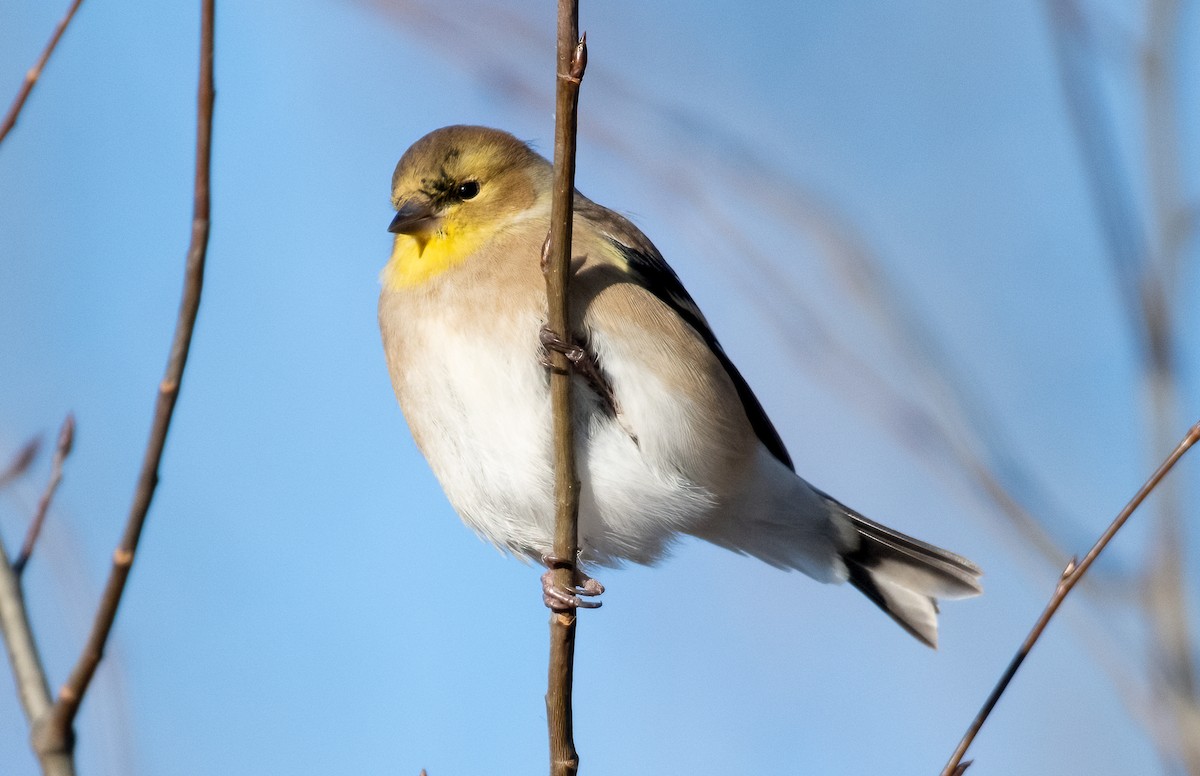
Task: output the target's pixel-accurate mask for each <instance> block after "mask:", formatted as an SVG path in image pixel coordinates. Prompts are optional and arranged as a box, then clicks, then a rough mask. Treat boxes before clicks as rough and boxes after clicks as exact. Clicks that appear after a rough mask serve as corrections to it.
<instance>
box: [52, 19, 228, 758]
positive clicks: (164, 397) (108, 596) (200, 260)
mask: <svg viewBox="0 0 1200 776" xmlns="http://www.w3.org/2000/svg"><path fill="white" fill-rule="evenodd" d="M214 3H215V0H201V14H200V77H199V87H198V89H197V108H196V174H195V181H194V185H193V209H192V236H191V243H190V245H189V247H188V252H187V263H186V269H185V272H184V287H183V298H182V301H181V302H180V305H179V316H178V319H177V320H176V324H175V336H174V339H173V340H172V343H171V352H170V355H169V356H168V359H167V367H166V371H165V374H164V376H163V379H162V382H161V383H159V386H158V399H157V401H156V403H155V407H154V417H153V420H152V422H151V428H150V439H149V441H148V443H147V445H146V452H145V456H144V457H143V460H142V470H141V474H140V476H139V478H138V483H137V487H136V490H135V491H134V497H133V504H132V506H131V507H130V511H129V517H128V519H127V521H126V523H125V533H124V535H123V536H122V538H121V542H120V544H119V545H118V547H117V549H116V551H115V552H114V553H113V565H112V570H111V571H110V573H109V577H108V581H107V583H106V584H105V587H104V592H103V594H102V595H101V597H100V603H99V606H98V607H97V610H96V616H95V620H94V621H93V623H92V630H91V632H90V633H89V635H88V639H87V642H86V643H85V644H84V647H83V650H82V652H81V654H80V656H79V660H78V662H77V663H76V664H75V667H74V668H73V669H72V670H71V673H70V675H69V676H68V678H67V681H66V683H65V684H63V686H62V688H61V689H60V690H59V692H58V698H57V699H56V700H55V703H54V707H53V709H52V711H51V712H50V714H49V715H48V716H47V717H46V718H45V719H43V720H39V723H38V724H37V725H35V728H34V731H33V743H34V748H35V750H36V751H37V752H38V755H39V757H41V758H42V759H43V763H44V762H45V760H46V759H47V758H51V757H64V756H65V757H70V756H71V752H72V749H73V745H74V741H73V739H74V733H73V724H74V721H75V715H76V714H77V713H78V711H79V705H80V703H81V702H82V701H83V696H84V694H85V693H87V690H88V686H89V685H90V684H91V681H92V677H93V676H95V673H96V668H97V667H98V666H99V665H100V660H101V658H102V657H103V655H104V646H105V644H106V643H107V641H108V636H109V634H110V633H111V632H112V627H113V622H114V621H115V620H116V616H117V607H118V606H119V605H120V603H121V596H122V594H123V593H124V590H125V584H126V582H127V581H128V579H129V572H130V569H131V568H132V566H133V559H134V554H135V553H136V551H137V545H138V539H139V538H140V536H141V533H142V527H143V526H144V525H145V522H146V515H147V513H148V512H149V510H150V502H151V500H152V499H153V498H154V490H155V487H156V486H157V485H158V466H159V462H160V461H161V459H162V453H163V447H164V446H165V444H166V439H167V431H168V430H169V429H170V425H171V416H172V414H173V413H174V410H175V402H176V400H177V399H178V397H179V386H180V381H181V380H182V379H183V370H184V366H185V365H186V363H187V356H188V348H189V347H190V345H191V341H192V331H193V329H194V328H195V325H196V313H197V311H198V310H199V307H200V292H201V289H202V287H203V284H204V261H205V257H206V255H207V251H208V233H209V170H210V166H211V157H212V152H211V149H212V116H213V99H214V89H213V18H214ZM43 768H45V765H43Z"/></svg>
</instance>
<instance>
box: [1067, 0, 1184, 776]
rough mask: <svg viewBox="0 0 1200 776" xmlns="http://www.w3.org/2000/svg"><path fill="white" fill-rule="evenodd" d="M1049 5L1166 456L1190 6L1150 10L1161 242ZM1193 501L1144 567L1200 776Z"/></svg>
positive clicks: (1146, 117)
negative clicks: (1188, 517) (1189, 570)
mask: <svg viewBox="0 0 1200 776" xmlns="http://www.w3.org/2000/svg"><path fill="white" fill-rule="evenodd" d="M1047 8H1048V10H1049V11H1050V14H1049V16H1050V22H1051V24H1050V27H1051V30H1052V32H1053V33H1054V39H1055V42H1056V51H1057V53H1058V58H1059V63H1060V75H1061V79H1062V85H1063V93H1064V96H1065V97H1066V102H1067V107H1068V115H1069V116H1070V118H1071V120H1072V124H1073V126H1074V127H1075V131H1076V136H1077V138H1078V140H1079V146H1080V149H1081V151H1082V152H1083V157H1084V169H1085V173H1086V174H1087V177H1088V181H1089V183H1090V184H1091V190H1092V196H1093V200H1094V201H1095V202H1096V206H1097V213H1098V215H1099V219H1100V223H1101V226H1102V228H1103V231H1104V233H1105V234H1106V236H1107V238H1108V240H1107V243H1108V252H1109V257H1110V260H1111V261H1112V262H1113V263H1114V265H1115V266H1116V268H1117V272H1116V275H1115V277H1116V280H1117V283H1118V287H1119V289H1120V292H1121V296H1122V298H1123V299H1124V300H1125V306H1126V312H1127V318H1128V321H1129V327H1130V331H1131V334H1132V335H1133V338H1134V341H1135V343H1136V344H1137V345H1138V353H1139V357H1140V360H1141V363H1142V373H1143V383H1144V385H1145V395H1146V397H1147V425H1148V429H1149V434H1148V435H1147V436H1148V439H1149V442H1150V444H1151V445H1152V449H1161V447H1163V446H1165V445H1166V444H1168V443H1169V441H1170V435H1171V429H1172V428H1173V427H1174V426H1175V424H1176V423H1177V418H1178V414H1179V376H1178V370H1177V364H1176V360H1177V355H1176V351H1177V348H1178V338H1177V336H1176V321H1175V317H1176V316H1175V307H1176V303H1177V301H1178V285H1179V283H1178V280H1179V278H1180V276H1181V274H1182V270H1181V268H1182V266H1183V263H1184V258H1185V255H1186V251H1187V248H1188V245H1189V244H1190V240H1191V234H1192V232H1193V230H1194V229H1195V220H1194V218H1192V217H1190V214H1191V212H1192V210H1191V208H1190V207H1189V204H1188V202H1187V200H1186V196H1185V193H1184V187H1183V181H1182V178H1181V171H1182V170H1183V169H1184V165H1183V163H1182V156H1181V151H1182V148H1181V138H1182V132H1181V127H1180V124H1179V108H1178V105H1177V102H1178V99H1179V97H1178V93H1177V92H1178V81H1177V72H1176V69H1177V67H1178V64H1177V59H1178V48H1179V46H1178V43H1179V40H1178V39H1179V36H1180V34H1181V30H1182V29H1183V28H1182V27H1181V25H1180V21H1181V13H1180V11H1181V9H1180V5H1179V3H1178V2H1176V0H1152V1H1151V2H1149V3H1148V4H1147V5H1146V29H1147V33H1146V40H1145V41H1144V43H1143V44H1142V46H1141V47H1140V49H1139V53H1140V57H1139V64H1140V67H1139V68H1138V73H1139V75H1140V80H1141V87H1142V100H1143V126H1144V145H1145V153H1144V157H1145V167H1146V171H1145V174H1146V186H1147V191H1148V203H1149V235H1150V237H1149V238H1147V237H1145V236H1144V235H1143V230H1142V228H1141V226H1140V225H1139V224H1140V219H1139V215H1138V213H1137V212H1136V210H1135V208H1134V205H1133V202H1132V197H1133V189H1132V187H1131V186H1130V184H1129V181H1128V180H1127V179H1126V176H1125V175H1124V174H1123V172H1122V168H1123V164H1122V159H1121V157H1120V154H1119V153H1118V150H1117V147H1116V141H1115V139H1114V137H1115V129H1114V128H1113V126H1112V124H1113V121H1112V118H1111V113H1112V112H1111V111H1110V110H1106V109H1105V106H1104V105H1103V104H1102V101H1101V97H1100V94H1101V89H1100V85H1099V75H1098V73H1097V66H1096V63H1097V59H1098V57H1097V56H1096V51H1095V44H1094V41H1093V35H1092V30H1091V28H1090V26H1089V24H1088V20H1087V18H1086V17H1085V16H1084V14H1083V13H1082V11H1081V9H1080V8H1079V6H1078V5H1077V4H1076V3H1075V2H1074V0H1050V2H1048V5H1047ZM1181 501H1182V497H1181V495H1180V494H1179V483H1175V482H1172V483H1167V484H1166V485H1164V487H1163V492H1162V493H1161V494H1160V497H1159V499H1158V500H1157V504H1156V510H1155V519H1154V526H1153V533H1154V539H1153V541H1152V542H1151V543H1150V545H1149V549H1148V551H1147V555H1146V558H1145V561H1144V563H1143V571H1142V578H1143V584H1142V590H1143V603H1144V618H1145V621H1146V624H1147V627H1148V629H1149V631H1150V644H1149V653H1150V656H1151V666H1150V671H1149V682H1150V684H1151V686H1152V688H1153V694H1154V695H1155V696H1157V697H1159V698H1161V699H1162V702H1160V703H1159V704H1156V710H1157V712H1158V714H1159V715H1162V716H1166V717H1167V718H1169V720H1170V725H1171V726H1172V727H1173V728H1175V735H1174V736H1173V737H1174V739H1175V740H1176V741H1177V742H1178V744H1177V746H1176V747H1174V751H1172V752H1171V758H1172V759H1177V760H1178V761H1179V762H1180V763H1181V764H1182V765H1183V767H1184V768H1186V770H1187V772H1188V773H1190V774H1193V776H1200V696H1198V695H1197V679H1196V670H1195V665H1194V660H1195V656H1196V650H1195V644H1194V639H1193V635H1192V628H1191V624H1190V622H1189V604H1188V600H1187V592H1188V584H1187V575H1186V558H1185V552H1186V543H1185V541H1184V528H1183V513H1182V509H1181Z"/></svg>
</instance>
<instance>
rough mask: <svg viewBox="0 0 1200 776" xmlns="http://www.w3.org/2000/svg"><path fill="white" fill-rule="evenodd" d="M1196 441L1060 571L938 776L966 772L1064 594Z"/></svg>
mask: <svg viewBox="0 0 1200 776" xmlns="http://www.w3.org/2000/svg"><path fill="white" fill-rule="evenodd" d="M1197 441H1200V423H1196V424H1195V425H1194V426H1192V427H1191V428H1190V429H1189V430H1188V432H1187V434H1186V435H1185V436H1184V437H1183V439H1182V440H1180V442H1179V444H1178V445H1176V447H1175V449H1174V450H1172V451H1171V454H1170V455H1168V456H1167V458H1166V460H1165V461H1163V462H1162V464H1161V465H1160V466H1159V467H1158V469H1156V470H1155V472H1154V474H1152V475H1150V479H1148V480H1146V483H1145V484H1144V485H1142V487H1141V488H1139V489H1138V492H1137V493H1136V494H1134V496H1133V498H1132V499H1131V500H1130V501H1129V503H1128V504H1126V505H1125V508H1124V509H1122V510H1121V512H1120V514H1118V515H1117V516H1116V518H1114V519H1113V521H1112V522H1111V523H1110V524H1109V526H1108V528H1106V529H1105V531H1104V533H1103V534H1101V536H1100V538H1099V539H1098V540H1097V541H1096V543H1095V544H1094V545H1093V546H1092V548H1091V549H1090V550H1088V553H1087V555H1085V556H1083V560H1082V561H1079V562H1078V563H1076V562H1075V561H1074V560H1072V561H1071V562H1070V563H1068V564H1067V567H1066V568H1065V569H1064V570H1063V573H1062V577H1060V578H1059V580H1058V585H1056V586H1055V588H1054V594H1053V595H1052V596H1050V602H1049V603H1048V604H1046V608H1045V610H1044V611H1043V612H1042V614H1041V616H1040V617H1038V619H1037V622H1036V623H1034V626H1033V630H1031V631H1029V635H1028V636H1026V637H1025V641H1024V642H1023V643H1022V644H1021V646H1020V648H1019V649H1018V650H1017V653H1016V655H1014V656H1013V659H1012V661H1011V662H1010V663H1009V664H1008V668H1006V669H1005V671H1004V674H1003V675H1002V676H1001V677H1000V681H998V682H997V683H996V686H995V687H994V688H993V689H992V692H991V694H990V695H988V698H987V700H986V701H984V704H983V707H982V708H981V709H980V710H979V714H978V715H976V717H975V720H974V721H973V722H972V723H971V726H970V727H968V728H967V732H966V734H965V735H964V736H963V737H962V740H961V741H960V742H959V744H958V747H957V748H956V749H955V750H954V754H953V755H951V757H950V760H949V762H947V763H946V767H945V768H944V769H942V776H959V774H961V773H962V772H963V771H965V770H966V765H963V764H961V763H962V758H963V756H964V755H965V754H966V753H967V748H968V747H969V746H970V745H971V742H972V741H974V740H975V736H976V735H977V734H978V733H979V730H980V728H982V727H983V723H984V722H986V721H987V718H988V716H989V715H990V714H991V713H992V709H993V708H995V706H996V702H997V701H999V700H1000V696H1001V695H1003V694H1004V691H1005V689H1007V687H1008V685H1009V683H1010V682H1011V681H1012V679H1013V677H1014V676H1015V675H1016V673H1017V670H1018V669H1020V667H1021V664H1022V663H1023V662H1025V658H1026V657H1028V655H1029V652H1030V650H1032V649H1033V645H1034V644H1036V643H1037V640H1038V639H1039V638H1041V635H1042V632H1043V631H1045V629H1046V625H1048V624H1049V622H1050V618H1052V617H1053V616H1054V613H1055V612H1056V611H1058V607H1059V606H1060V605H1061V604H1062V602H1063V599H1065V598H1066V597H1067V593H1069V592H1071V589H1072V588H1073V587H1075V585H1076V583H1078V582H1079V580H1080V579H1081V578H1082V577H1083V575H1084V574H1086V573H1087V570H1088V569H1089V568H1090V567H1091V565H1092V563H1094V562H1095V560H1096V558H1097V557H1099V555H1100V553H1101V552H1103V551H1104V548H1105V547H1107V546H1108V543H1109V542H1111V541H1112V538H1113V537H1114V536H1116V534H1117V531H1119V530H1121V527H1122V526H1124V525H1125V522H1126V521H1127V520H1129V517H1130V515H1132V514H1133V512H1134V510H1136V509H1137V508H1138V507H1139V506H1141V503H1142V501H1144V500H1145V499H1146V496H1148V495H1150V492H1151V491H1153V490H1154V489H1155V487H1157V486H1158V483H1159V482H1160V481H1162V479H1163V477H1165V476H1166V475H1167V472H1169V471H1171V469H1172V468H1173V467H1174V466H1175V464H1176V462H1177V461H1178V460H1179V459H1180V458H1182V457H1183V455H1184V453H1186V452H1187V451H1188V450H1189V449H1191V447H1192V445H1194V444H1196V442H1197Z"/></svg>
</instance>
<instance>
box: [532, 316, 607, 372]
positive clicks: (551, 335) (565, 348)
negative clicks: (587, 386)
mask: <svg viewBox="0 0 1200 776" xmlns="http://www.w3.org/2000/svg"><path fill="white" fill-rule="evenodd" d="M538 342H540V343H541V345H542V354H541V361H542V365H543V366H546V367H551V368H553V366H554V365H553V364H552V363H550V351H552V350H553V351H554V352H556V353H562V354H563V355H564V356H566V357H567V360H568V361H570V362H571V364H572V365H574V366H575V368H576V369H581V368H583V369H586V368H587V367H588V366H591V367H592V368H595V362H594V361H593V360H592V358H591V355H590V354H589V353H588V352H587V350H585V349H584V348H583V347H582V346H580V345H573V344H571V343H569V342H567V341H566V340H564V339H563V338H562V335H560V334H559V333H558V332H556V331H554V330H552V329H551V328H550V327H549V326H543V327H542V328H541V331H539V332H538Z"/></svg>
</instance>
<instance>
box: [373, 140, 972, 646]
mask: <svg viewBox="0 0 1200 776" xmlns="http://www.w3.org/2000/svg"><path fill="white" fill-rule="evenodd" d="M552 179H553V167H552V165H551V163H550V162H549V161H547V160H546V159H545V158H544V157H542V156H541V155H540V154H538V153H537V152H536V151H535V150H533V148H532V147H531V146H530V145H529V144H527V143H525V142H523V141H521V140H519V139H517V138H516V137H514V136H513V135H511V134H509V133H507V132H504V131H502V130H498V129H492V128H489V127H482V126H467V125H454V126H447V127H442V128H440V129H436V130H434V131H432V132H430V133H428V134H427V135H425V136H424V137H422V138H420V139H419V140H417V141H416V142H415V143H413V144H412V146H411V147H409V148H408V150H407V151H405V152H404V154H403V156H402V157H401V158H400V161H399V163H398V164H397V165H396V169H395V173H394V174H393V176H392V182H391V183H392V185H391V202H392V205H393V207H394V208H395V211H396V214H395V216H394V218H393V219H392V221H391V223H390V225H389V227H388V231H389V232H390V233H392V234H393V235H394V237H393V245H392V253H391V256H390V258H389V259H388V261H387V262H386V264H385V266H384V268H383V269H382V271H381V272H380V283H381V287H382V289H381V292H380V297H379V326H380V332H381V335H382V340H383V348H384V353H385V355H386V360H387V365H388V371H389V374H390V377H391V381H392V385H393V388H394V390H395V394H396V398H397V400H398V401H399V404H400V408H401V411H402V413H403V415H404V418H405V420H406V421H407V423H408V427H409V429H410V431H411V433H412V437H413V439H414V441H415V442H416V445H417V447H418V448H419V449H420V450H421V452H422V453H423V455H424V456H425V458H426V460H427V461H428V463H429V465H430V467H431V468H432V470H433V472H434V474H435V476H436V477H437V479H438V481H439V482H440V484H441V486H442V489H443V490H444V491H445V494H446V496H447V498H448V499H449V501H450V503H451V505H452V506H453V507H454V509H455V510H456V511H457V512H458V514H459V516H460V517H461V518H462V520H463V522H465V523H466V524H467V526H469V527H470V528H472V529H473V530H474V531H475V532H476V533H478V534H479V535H480V536H481V537H482V538H484V539H485V540H487V541H490V542H491V543H493V544H495V545H496V546H497V547H499V548H500V549H502V550H504V551H507V552H508V553H511V554H512V555H515V556H517V557H520V558H523V559H528V560H532V561H534V562H540V563H543V564H546V565H548V566H551V567H553V566H555V565H557V564H564V563H565V564H567V565H569V566H571V567H572V568H574V569H575V571H576V572H577V574H578V577H577V585H575V586H574V587H573V588H570V589H566V590H564V589H561V588H558V587H556V586H554V585H553V584H552V582H551V581H550V577H549V572H547V575H546V576H544V577H543V586H544V593H545V595H544V598H545V600H546V603H547V605H548V606H550V607H551V608H552V609H573V608H577V607H594V606H596V605H598V604H599V602H598V601H594V600H585V598H587V597H589V596H595V595H597V594H598V593H600V592H603V586H602V585H600V584H599V583H598V582H597V581H596V580H594V579H592V578H591V577H590V576H589V575H588V574H589V573H590V570H591V569H593V568H596V567H617V566H621V565H623V564H626V563H634V564H646V565H651V564H654V563H655V562H656V561H658V560H660V559H661V558H663V557H664V555H665V554H666V553H667V552H668V551H669V550H670V549H671V547H672V545H673V544H674V543H675V542H676V541H677V540H678V539H680V538H681V537H684V536H692V537H697V538H699V539H702V540H705V541H708V542H711V543H712V544H715V545H717V546H719V547H723V548H726V549H729V550H732V551H733V552H736V553H739V554H742V555H747V556H750V557H753V558H757V559H759V560H762V561H765V562H766V563H768V564H770V565H772V566H776V567H779V568H782V569H787V570H796V571H800V572H802V573H804V574H806V575H808V576H809V577H812V578H814V579H816V580H818V581H820V582H826V583H840V582H849V583H850V584H851V585H852V586H853V587H855V588H857V589H858V590H859V591H861V592H862V593H863V594H865V595H866V597H867V598H868V599H869V600H870V601H872V602H873V603H874V604H876V605H877V606H878V607H879V608H880V609H882V610H883V611H884V612H886V613H887V614H888V615H889V616H891V618H892V619H893V620H895V621H896V622H897V623H898V624H899V625H900V626H901V627H902V628H904V629H905V630H906V631H908V633H910V634H911V635H913V636H915V637H916V638H917V639H918V640H919V641H921V642H922V643H924V644H926V645H928V646H931V647H935V648H936V646H937V613H938V603H937V599H939V598H943V599H952V598H965V597H969V596H973V595H977V594H979V593H980V592H982V587H981V585H980V582H979V578H980V576H981V574H982V572H981V571H980V569H979V568H978V567H977V566H976V565H975V564H974V563H972V562H971V561H969V560H967V559H966V558H963V557H961V556H959V555H956V554H954V553H952V552H948V551H946V550H943V549H940V548H938V547H935V546H933V545H932V544H928V543H926V542H923V541H920V540H918V539H914V538H912V537H910V536H906V535H905V534H903V533H900V532H899V531H895V530H893V529H891V528H888V527H886V526H884V525H881V524H880V523H877V522H874V521H872V520H869V519H868V518H866V517H864V516H863V515H861V514H859V513H858V512H856V511H854V510H853V509H851V508H850V507H848V506H846V505H845V504H843V503H841V502H840V501H838V500H837V499H835V498H833V497H832V496H830V495H828V494H826V493H824V492H823V491H821V490H819V489H818V488H816V487H815V486H813V485H810V484H809V483H808V482H807V481H805V480H804V479H803V478H801V477H800V476H799V475H798V474H797V473H796V471H795V467H794V465H793V463H792V459H791V457H790V455H789V454H788V451H787V449H786V447H785V446H784V443H783V441H782V439H781V438H780V435H779V433H778V432H777V431H776V429H775V427H774V426H773V425H772V423H771V421H770V419H769V418H768V417H767V414H766V412H765V410H764V409H763V407H762V405H761V404H760V403H759V401H758V399H757V398H756V397H755V395H754V393H753V392H752V391H751V389H750V386H749V385H748V384H747V383H746V380H745V379H744V378H743V377H742V375H741V373H740V372H739V371H738V370H737V368H736V367H735V366H734V364H733V362H732V361H730V359H729V356H728V355H727V354H726V353H725V350H724V349H723V348H722V347H721V345H720V343H719V342H718V340H717V338H716V336H715V335H714V334H713V331H712V329H711V327H710V326H709V324H708V321H707V320H706V319H705V317H704V315H703V314H702V313H701V312H700V310H699V308H698V307H697V306H696V303H695V302H694V301H693V299H692V297H691V296H690V295H689V294H688V292H687V291H686V290H685V289H684V287H683V285H682V283H681V282H680V280H679V278H678V276H677V275H676V274H675V272H674V270H672V269H671V267H670V266H669V265H668V264H667V262H666V261H665V260H664V259H663V257H662V255H661V254H660V253H659V251H658V249H657V248H655V246H654V244H653V243H652V242H651V241H650V240H649V239H648V238H647V237H646V236H645V235H644V234H643V233H642V232H641V231H640V230H639V229H638V228H637V227H636V226H634V225H633V223H632V222H630V221H629V220H628V219H627V218H625V217H624V216H622V215H620V214H618V213H617V212H615V211H613V210H610V209H608V208H606V207H603V206H601V205H598V204H596V203H594V202H592V201H591V200H589V199H588V198H586V197H585V196H583V195H582V194H580V193H579V192H578V191H575V192H574V200H573V201H574V221H573V239H572V246H571V254H570V281H569V291H568V294H569V301H570V321H569V328H570V331H569V332H553V331H550V330H549V329H548V326H547V320H548V319H547V299H546V284H545V278H544V273H543V267H542V248H543V245H544V243H545V240H546V237H547V234H548V231H549V228H550V209H551V196H552V194H551V192H552ZM733 258H734V259H736V257H733ZM550 349H555V350H560V351H561V352H564V353H565V354H567V355H568V357H569V358H570V361H571V362H572V363H573V364H574V365H575V367H576V368H575V369H574V370H573V373H574V377H573V378H572V381H573V386H574V389H573V405H572V427H573V431H574V439H575V447H576V467H577V476H578V479H579V482H580V497H579V498H580V501H579V523H578V525H579V529H578V530H579V548H580V549H579V556H578V558H575V559H565V560H564V559H557V558H555V557H554V555H553V542H554V522H555V504H554V499H553V493H554V487H553V484H554V461H553V457H552V449H553V447H552V420H551V412H550V395H549V369H548V361H547V351H548V350H550ZM576 563H577V564H578V565H575V564H576ZM581 596H583V597H582V598H581Z"/></svg>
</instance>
